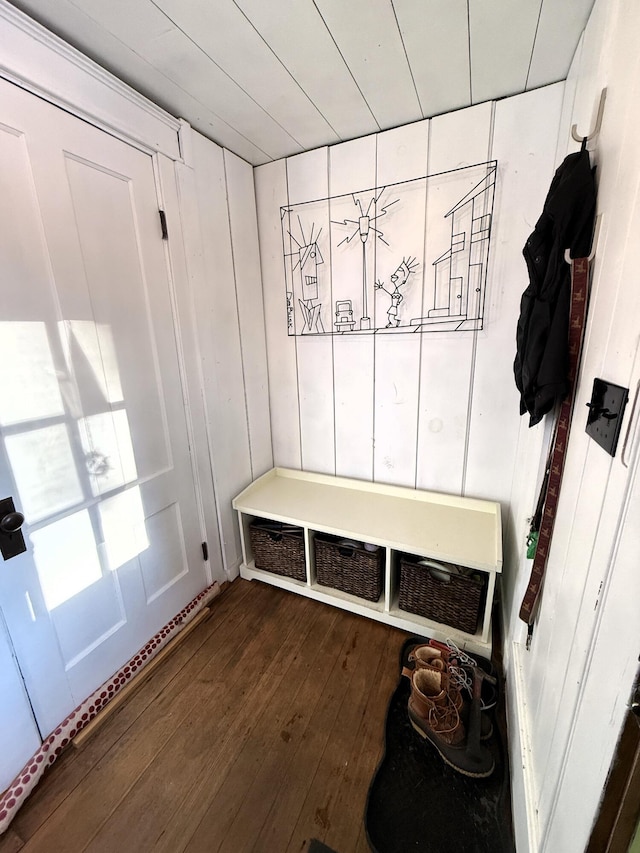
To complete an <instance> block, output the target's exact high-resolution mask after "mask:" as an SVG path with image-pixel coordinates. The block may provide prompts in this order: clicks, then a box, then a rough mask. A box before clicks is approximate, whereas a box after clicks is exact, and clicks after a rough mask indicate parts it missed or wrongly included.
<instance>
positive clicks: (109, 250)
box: [0, 81, 207, 769]
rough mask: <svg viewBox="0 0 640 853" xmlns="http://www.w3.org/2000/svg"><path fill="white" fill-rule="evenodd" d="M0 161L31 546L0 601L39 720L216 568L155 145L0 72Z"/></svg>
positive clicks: (8, 367)
mask: <svg viewBox="0 0 640 853" xmlns="http://www.w3.org/2000/svg"><path fill="white" fill-rule="evenodd" d="M0 174H1V176H2V183H1V187H2V190H1V192H0V269H1V279H0V430H1V432H2V440H1V442H0V448H1V449H0V497H7V496H9V495H12V496H13V497H14V499H15V503H16V507H17V508H18V509H19V510H20V511H21V512H22V513H24V515H25V517H26V522H25V525H24V527H23V532H24V535H25V540H26V543H27V546H28V549H27V552H26V553H24V554H22V555H20V556H18V557H15V558H14V559H11V560H9V561H7V562H2V561H0V608H1V610H2V613H3V614H4V619H5V622H6V626H7V629H8V632H9V636H10V639H11V643H12V646H13V650H14V652H15V656H16V658H17V661H18V664H19V668H20V671H21V673H22V677H23V679H24V683H25V685H26V689H27V692H28V696H29V699H30V702H31V705H32V707H33V712H34V715H35V718H36V720H37V724H38V727H39V729H40V732H41V734H42V735H46V734H47V733H48V732H50V731H51V730H52V729H53V728H54V727H55V726H56V725H57V724H58V723H59V722H60V721H61V720H62V719H63V718H64V717H65V715H66V714H67V713H68V712H69V711H71V710H72V709H73V708H74V707H75V706H76V705H77V704H78V703H79V702H81V701H82V700H83V699H85V698H86V697H87V696H88V695H89V694H90V693H91V692H92V691H93V690H94V689H95V688H96V687H98V686H99V685H100V684H101V683H102V682H103V681H105V680H106V679H107V678H108V677H109V676H110V675H111V674H112V673H113V672H114V671H116V670H117V669H118V667H119V666H121V665H122V664H123V663H124V662H125V661H126V660H127V659H128V658H129V657H130V656H131V655H132V654H133V653H135V651H136V650H137V649H138V648H139V647H140V646H142V645H143V644H144V643H145V642H146V640H147V639H148V638H149V637H150V636H152V635H153V634H154V633H155V632H156V631H157V630H158V629H159V628H160V627H161V626H162V625H163V624H164V623H166V622H167V621H168V620H169V619H170V618H171V617H172V616H173V615H175V613H176V612H177V611H179V610H180V609H181V608H182V607H183V606H184V605H185V604H186V603H187V602H188V601H190V600H191V599H192V598H193V597H194V596H195V595H196V594H197V593H198V592H199V591H200V590H202V589H203V587H204V586H205V585H206V582H207V581H206V573H205V565H204V562H203V558H202V550H201V540H202V536H201V530H200V522H199V516H198V511H197V498H196V492H195V487H194V477H193V472H192V466H191V459H190V451H189V440H188V422H187V415H186V412H185V408H184V403H183V393H182V384H181V377H180V369H179V361H178V352H177V344H176V336H175V332H174V322H173V312H172V299H171V289H170V281H169V273H168V265H167V258H166V256H165V244H164V243H163V241H162V232H161V227H160V221H159V215H158V201H157V193H156V184H155V179H154V169H153V161H152V158H151V157H150V156H149V155H147V154H145V153H143V152H141V151H139V150H137V149H135V148H132V147H131V146H129V145H127V144H125V143H123V142H121V141H119V140H117V139H115V138H113V137H111V136H109V135H107V134H106V133H103V132H102V131H99V130H97V129H96V128H94V127H92V126H91V125H89V124H87V123H85V122H83V121H81V120H79V119H77V118H74V117H72V116H71V115H69V114H67V113H65V112H63V111H62V110H60V109H58V108H56V107H53V106H51V105H50V104H48V103H45V102H44V101H42V100H40V99H38V98H37V97H35V96H33V95H30V94H28V93H26V92H25V91H23V90H21V89H19V88H18V87H16V86H13V85H12V84H10V83H7V82H4V81H0ZM18 688H19V685H18V686H17V687H16V690H17V689H18ZM0 710H1V707H0ZM0 724H1V725H2V726H5V725H6V724H7V720H4V719H0ZM17 769H19V768H17Z"/></svg>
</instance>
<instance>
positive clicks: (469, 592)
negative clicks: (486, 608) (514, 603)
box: [398, 554, 486, 634]
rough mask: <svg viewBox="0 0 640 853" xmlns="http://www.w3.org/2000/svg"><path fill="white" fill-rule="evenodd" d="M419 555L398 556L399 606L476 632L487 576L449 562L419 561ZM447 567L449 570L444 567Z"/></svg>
mask: <svg viewBox="0 0 640 853" xmlns="http://www.w3.org/2000/svg"><path fill="white" fill-rule="evenodd" d="M421 559H422V558H421V557H412V556H409V555H407V554H403V555H402V556H401V557H400V590H399V598H398V604H399V606H400V609H401V610H407V611H408V612H409V613H415V614H416V615H418V616H424V617H425V618H426V619H432V620H434V621H435V622H441V623H443V624H444V625H450V626H451V627H452V628H458V629H459V630H460V631H466V632H467V633H468V634H475V632H476V628H477V627H478V617H479V615H480V608H481V606H482V604H483V598H484V592H485V586H486V578H485V577H484V576H482V575H478V574H476V573H475V572H474V573H472V574H468V573H467V574H456V573H454V572H468V570H467V569H463V568H461V567H460V566H452V565H451V564H449V563H435V562H434V563H433V567H438V566H440V567H441V568H440V569H438V568H435V569H434V568H433V567H430V566H428V565H421V564H420V560H421ZM447 569H450V570H451V571H447Z"/></svg>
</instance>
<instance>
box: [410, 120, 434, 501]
mask: <svg viewBox="0 0 640 853" xmlns="http://www.w3.org/2000/svg"><path fill="white" fill-rule="evenodd" d="M430 154H431V121H429V124H428V131H427V150H426V165H425V174H426V175H427V180H425V182H424V222H425V228H424V239H423V241H422V257H423V258H426V257H427V221H428V215H429V181H428V175H429V157H430ZM426 275H427V272H426V269H425V265H424V263H423V264H422V296H421V298H420V308H421V310H420V316H421V317H424V315H425V313H424V293H425V278H426ZM423 341H424V335H423V334H421V335H420V346H419V347H418V392H417V395H416V396H417V413H416V415H417V417H416V462H415V469H414V488H416V489H417V488H418V462H419V459H420V412H421V411H422V405H421V399H420V398H421V396H422V394H421V391H422V344H423Z"/></svg>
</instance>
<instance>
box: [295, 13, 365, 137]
mask: <svg viewBox="0 0 640 853" xmlns="http://www.w3.org/2000/svg"><path fill="white" fill-rule="evenodd" d="M312 2H313V5H314V6H315V8H316V11H317V12H318V15H319V16H320V20H321V21H322V23H323V24H324V26H325V27H326V30H327V32H328V33H329V36H330V38H331V41H332V42H333V43H334V44H335V46H336V50H337V51H338V53H339V54H340V58H341V59H342V61H343V62H344V64H345V67H346V69H347V71H348V72H349V74H350V75H351V78H352V80H353V82H354V83H355V85H356V88H357V89H358V92H360V95H361V96H362V100H363V101H364V102H365V104H366V105H367V109H368V110H369V112H370V113H371V118H372V119H373V120H374V122H375V123H376V127H377V128H378V130H382V128H381V127H380V122H379V121H378V119H377V118H376V116H375V113H374V112H373V110H372V109H371V105H370V104H369V101H368V100H367V99H366V97H365V94H364V92H363V91H362V89H361V88H360V84H359V83H358V81H357V80H356V77H355V74H354V73H353V71H352V70H351V67H350V66H349V63H348V62H347V60H346V59H345V56H344V54H343V52H342V51H341V50H340V45H339V44H338V42H337V41H336V40H335V38H334V35H333V33H332V32H331V30H330V29H329V25H328V24H327V22H326V21H325V19H324V16H323V15H322V12H321V11H320V9H319V8H318V4H317V3H316V0H312Z"/></svg>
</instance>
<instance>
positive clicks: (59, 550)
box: [29, 510, 102, 610]
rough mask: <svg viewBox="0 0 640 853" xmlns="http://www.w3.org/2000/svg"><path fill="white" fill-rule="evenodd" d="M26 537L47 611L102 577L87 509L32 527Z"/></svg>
mask: <svg viewBox="0 0 640 853" xmlns="http://www.w3.org/2000/svg"><path fill="white" fill-rule="evenodd" d="M29 538H30V540H31V544H32V545H33V557H34V560H35V563H36V568H37V569H38V575H39V577H40V584H41V586H42V593H43V595H44V599H45V603H46V605H47V609H48V610H53V609H54V608H55V607H58V606H59V605H60V604H62V603H63V602H65V601H68V600H69V599H70V598H73V596H74V595H77V594H78V593H79V592H81V591H82V590H83V589H86V588H87V587H88V586H90V585H91V584H92V583H95V581H97V580H100V578H101V577H102V570H101V568H100V559H99V557H98V551H97V549H96V543H95V537H94V534H93V527H92V525H91V519H90V518H89V513H88V512H87V510H82V511H81V512H76V513H74V514H73V515H69V516H67V517H66V518H63V519H61V520H60V521H56V522H54V523H53V524H49V525H47V527H43V528H42V529H41V530H35V531H34V532H32V533H31V534H30V537H29Z"/></svg>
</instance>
